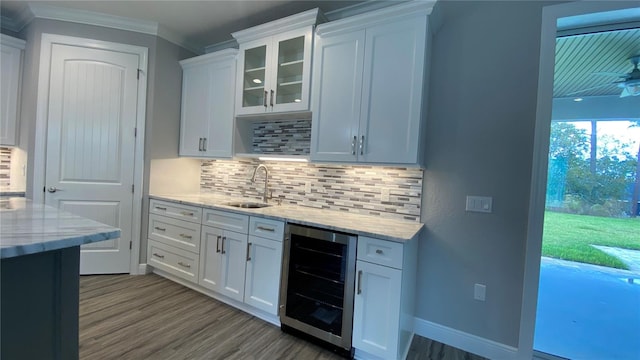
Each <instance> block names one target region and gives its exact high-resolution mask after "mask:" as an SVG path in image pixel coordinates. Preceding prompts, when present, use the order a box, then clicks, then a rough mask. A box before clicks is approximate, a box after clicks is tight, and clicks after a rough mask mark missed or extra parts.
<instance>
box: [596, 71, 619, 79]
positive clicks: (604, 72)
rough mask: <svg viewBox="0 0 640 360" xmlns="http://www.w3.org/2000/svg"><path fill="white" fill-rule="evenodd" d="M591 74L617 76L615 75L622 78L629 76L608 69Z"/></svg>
mask: <svg viewBox="0 0 640 360" xmlns="http://www.w3.org/2000/svg"><path fill="white" fill-rule="evenodd" d="M591 75H599V76H615V77H621V78H626V77H627V76H628V74H621V73H614V72H607V71H598V72H594V73H591Z"/></svg>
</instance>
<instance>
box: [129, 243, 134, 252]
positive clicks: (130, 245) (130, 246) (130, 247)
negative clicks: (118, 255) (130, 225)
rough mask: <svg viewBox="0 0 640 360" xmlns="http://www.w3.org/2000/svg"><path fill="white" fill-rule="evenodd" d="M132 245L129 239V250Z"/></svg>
mask: <svg viewBox="0 0 640 360" xmlns="http://www.w3.org/2000/svg"><path fill="white" fill-rule="evenodd" d="M132 247H133V245H132V244H131V241H129V250H131V249H132Z"/></svg>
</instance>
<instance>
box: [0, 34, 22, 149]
mask: <svg viewBox="0 0 640 360" xmlns="http://www.w3.org/2000/svg"><path fill="white" fill-rule="evenodd" d="M1 35H2V37H1V38H0V51H1V58H0V65H1V67H2V73H1V74H0V98H1V99H2V104H1V105H0V106H1V107H0V145H8V146H13V145H18V141H17V140H18V114H19V111H18V107H19V105H20V85H21V82H22V51H23V49H24V47H25V42H24V40H20V39H16V38H13V37H10V36H7V35H4V34H1Z"/></svg>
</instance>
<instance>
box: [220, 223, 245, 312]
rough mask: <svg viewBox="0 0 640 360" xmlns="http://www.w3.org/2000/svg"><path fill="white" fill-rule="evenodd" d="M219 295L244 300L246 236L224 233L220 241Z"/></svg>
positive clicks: (230, 232) (231, 232)
mask: <svg viewBox="0 0 640 360" xmlns="http://www.w3.org/2000/svg"><path fill="white" fill-rule="evenodd" d="M221 254H222V264H221V273H220V287H219V291H220V293H221V294H223V295H226V296H228V297H230V298H232V299H234V300H237V301H243V300H244V275H245V270H246V268H245V262H246V256H247V234H240V233H236V232H233V231H225V232H224V236H223V237H222V241H221Z"/></svg>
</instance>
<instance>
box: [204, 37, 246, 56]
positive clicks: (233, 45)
mask: <svg viewBox="0 0 640 360" xmlns="http://www.w3.org/2000/svg"><path fill="white" fill-rule="evenodd" d="M239 46H240V45H238V42H237V41H236V39H229V40H225V41H221V42H219V43H215V44H211V45H207V46H205V47H204V52H205V53H211V52H216V51H219V50H224V49H237V48H238V47H239Z"/></svg>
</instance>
